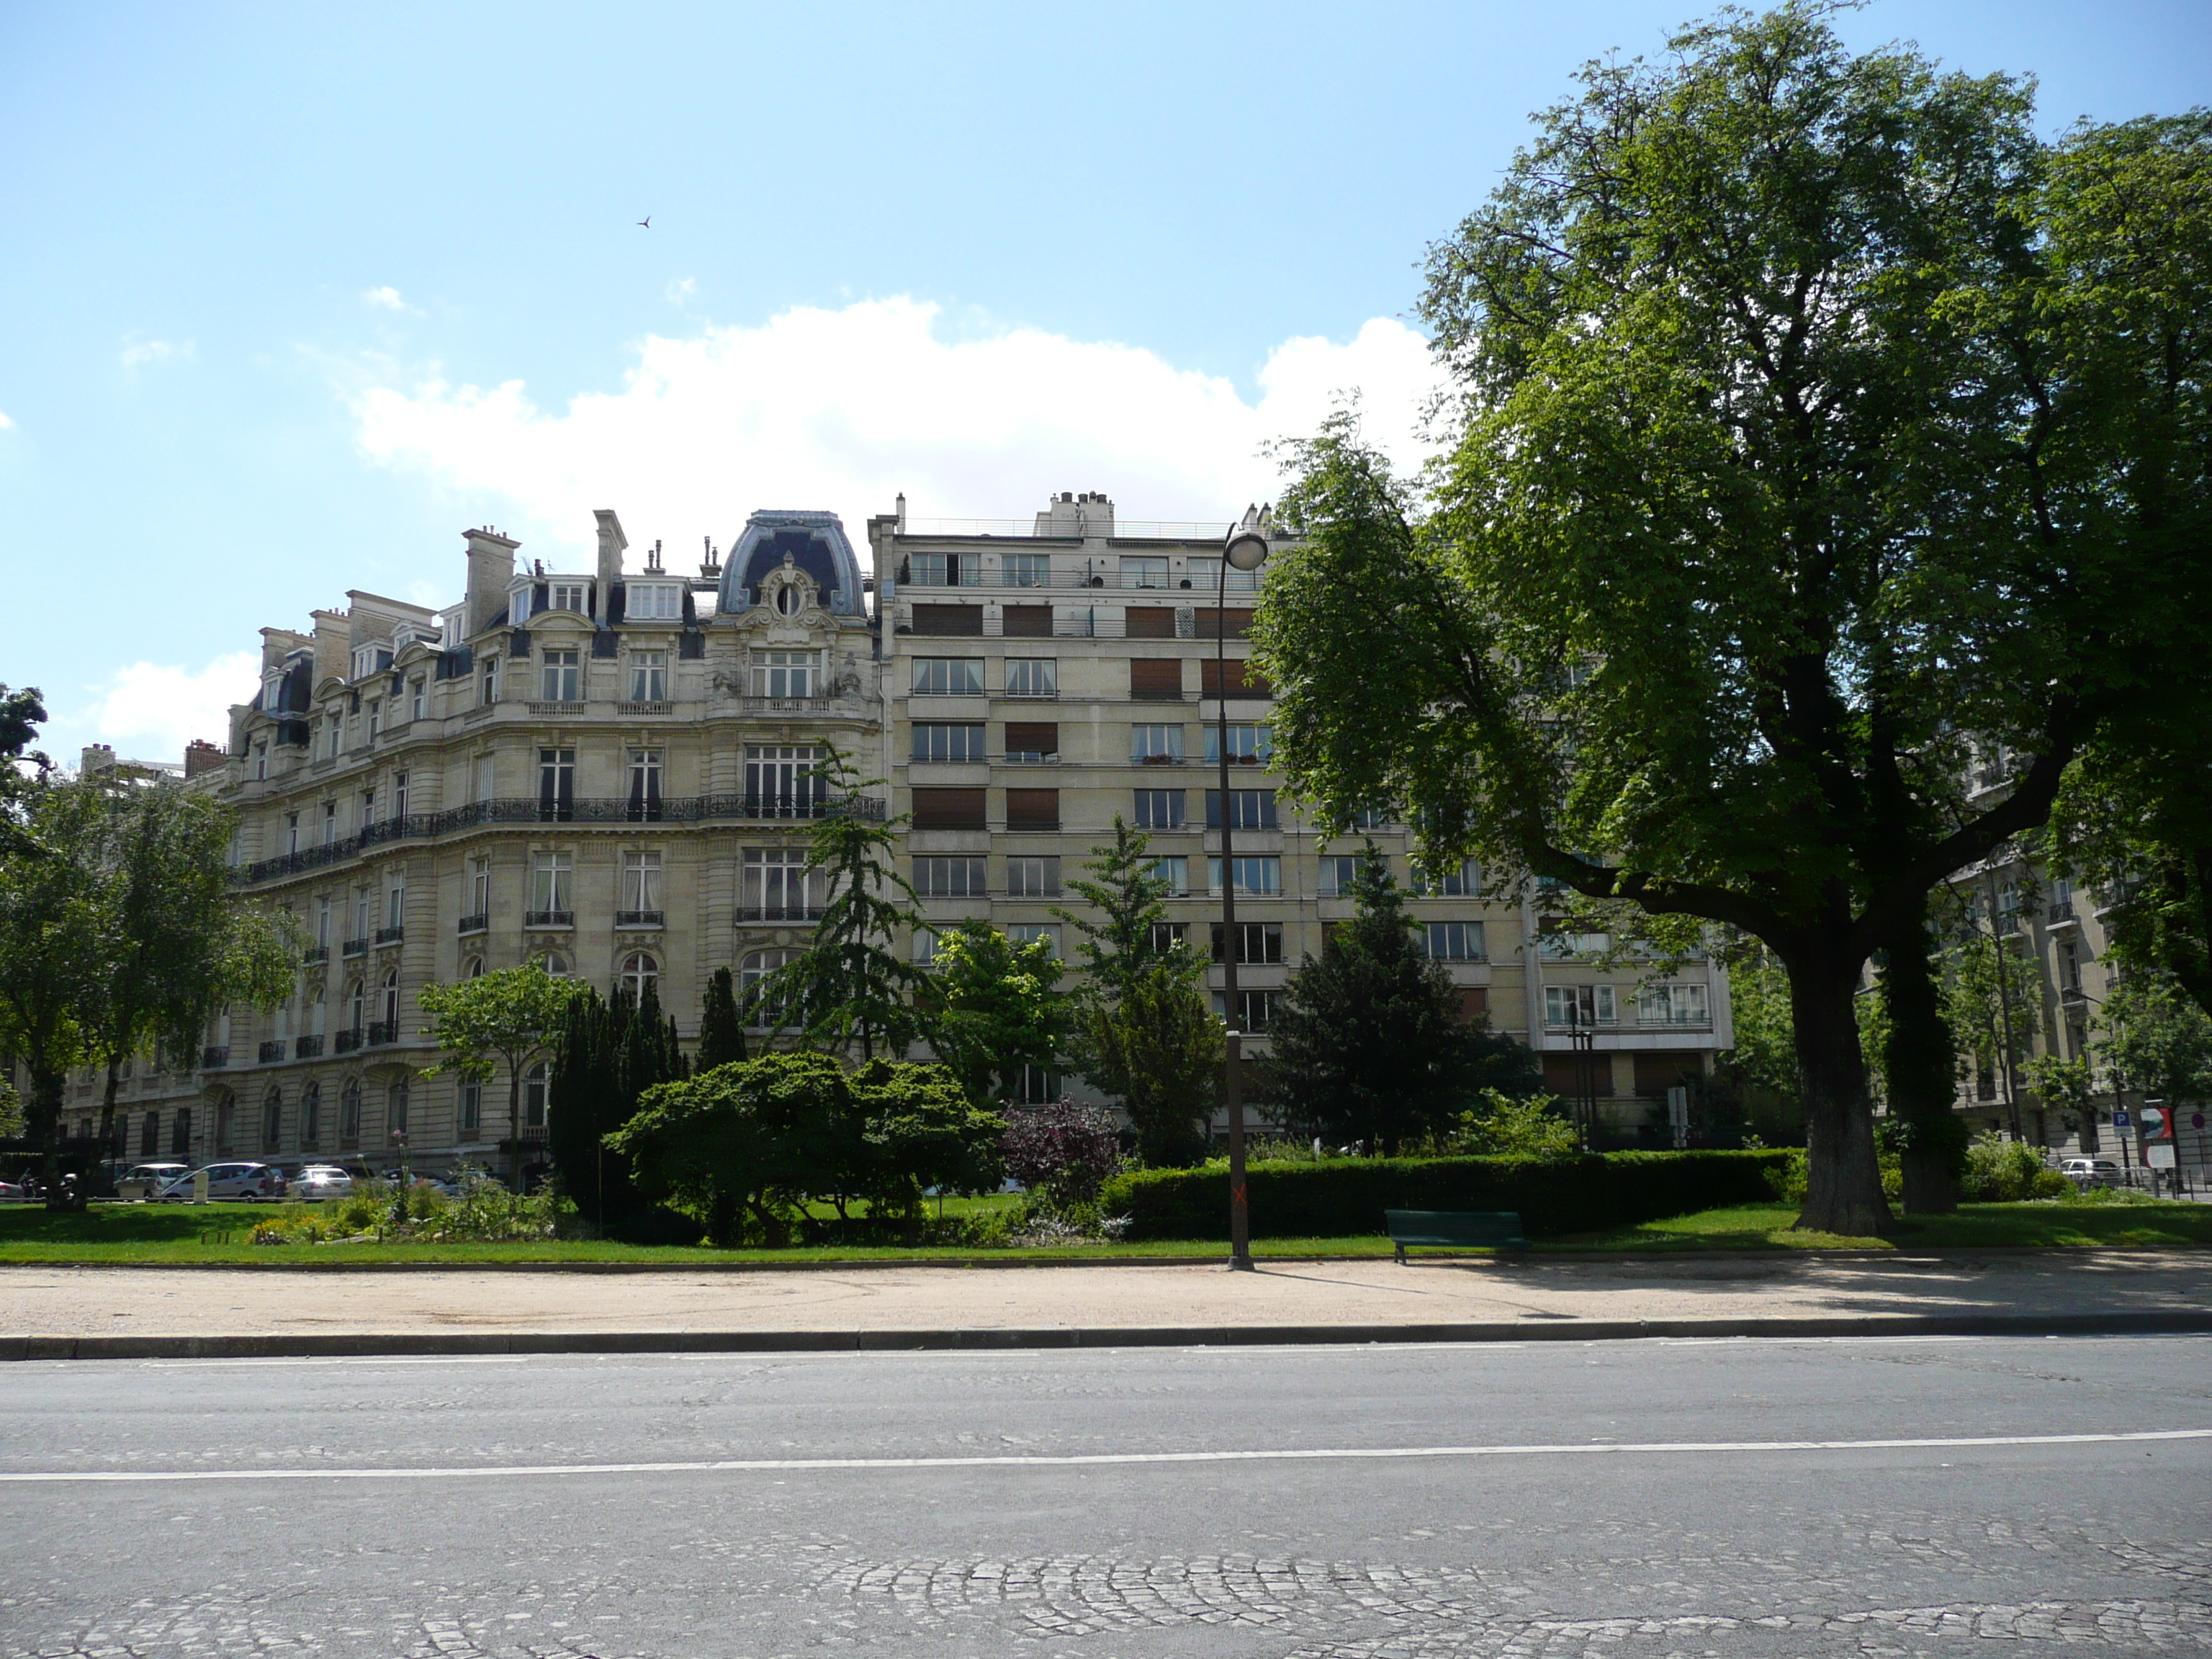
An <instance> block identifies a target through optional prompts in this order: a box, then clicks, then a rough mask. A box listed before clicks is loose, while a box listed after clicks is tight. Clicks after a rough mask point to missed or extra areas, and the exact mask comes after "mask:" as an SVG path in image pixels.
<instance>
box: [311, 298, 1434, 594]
mask: <svg viewBox="0 0 2212 1659" xmlns="http://www.w3.org/2000/svg"><path fill="white" fill-rule="evenodd" d="M938 318H939V310H938V307H935V306H933V305H928V304H925V303H922V302H920V301H914V300H910V299H905V298H898V299H890V300H878V301H860V302H857V303H854V304H853V305H849V306H847V307H844V308H842V310H834V311H833V310H826V309H818V308H811V307H794V308H793V309H791V310H789V311H786V312H784V313H781V314H780V315H778V316H776V317H774V318H772V319H769V321H768V322H766V323H764V324H763V325H760V326H758V327H757V328H714V327H708V328H706V329H703V330H702V331H700V332H699V333H697V334H696V335H693V336H691V337H688V338H681V339H678V338H670V337H663V336H657V335H656V336H650V337H647V339H646V340H645V341H644V342H643V343H641V345H640V346H639V347H638V348H637V349H636V363H635V367H634V368H632V369H631V370H630V371H629V374H628V375H627V376H626V377H625V384H624V385H623V388H622V389H621V390H619V391H612V392H585V393H582V394H581V395H580V396H577V397H575V398H572V399H571V400H570V401H569V403H568V406H567V408H566V409H564V410H551V411H549V410H544V409H542V408H540V407H539V406H538V404H536V403H535V402H534V401H533V400H532V398H531V397H530V395H529V393H528V392H527V390H526V387H525V386H524V385H523V383H522V382H521V381H520V380H511V381H508V382H506V383H505V384H503V385H501V386H490V387H484V386H454V385H450V384H447V382H445V381H443V380H437V379H431V380H426V381H424V382H422V383H420V384H417V385H415V386H398V385H393V384H389V383H384V384H373V385H371V386H369V387H368V389H367V390H366V391H361V392H356V393H354V394H353V404H354V409H355V412H356V417H357V420H358V426H359V437H360V441H361V444H362V448H363V449H364V450H365V451H366V452H367V453H368V454H369V455H370V456H372V457H373V458H374V459H377V460H379V461H380V462H382V463H384V464H386V465H389V466H392V467H394V468H398V469H402V470H405V471H413V472H417V473H420V474H422V475H424V476H426V477H429V478H432V479H434V480H435V481H436V482H437V483H440V484H441V485H443V486H445V487H447V488H448V489H451V490H453V492H454V494H455V495H457V496H459V497H460V498H462V500H463V501H465V503H466V505H465V507H464V509H463V510H464V511H465V512H471V513H476V512H482V511H486V510H489V508H488V504H487V503H486V502H485V501H484V497H485V496H486V495H500V496H504V497H506V498H507V500H508V501H511V502H512V503H513V507H514V511H513V513H510V514H508V518H509V520H511V521H519V522H515V524H514V527H515V529H516V531H517V532H518V533H520V534H521V535H523V536H524V537H525V538H527V539H532V540H537V541H539V542H540V543H543V542H544V541H549V540H550V541H551V542H553V543H555V544H567V545H569V546H572V547H577V548H581V547H583V546H585V545H587V544H589V542H590V540H591V533H592V517H591V513H592V508H594V507H616V508H617V509H618V510H620V511H621V512H622V513H623V517H624V523H625V527H626V528H627V529H628V530H629V532H630V536H631V539H632V540H633V541H638V540H640V538H643V539H645V540H648V541H649V540H650V539H651V538H654V537H661V538H666V539H667V540H668V541H669V542H670V544H671V545H672V546H674V547H676V548H678V549H689V548H690V547H692V546H696V544H697V540H698V538H700V537H701V536H702V535H708V534H711V535H713V536H714V538H715V539H716V540H717V541H718V542H719V543H720V544H722V545H724V546H725V547H726V546H727V545H728V544H729V540H730V539H731V538H732V537H733V536H734V535H735V534H736V532H737V531H738V527H739V526H741V525H742V524H743V523H744V517H745V514H746V513H749V512H750V511H751V510H752V509H754V508H756V507H829V508H832V509H834V510H836V512H838V513H842V515H843V516H844V519H845V522H846V524H847V526H848V529H850V530H852V531H853V532H855V534H856V536H857V532H859V530H860V525H861V522H862V520H865V518H866V515H867V514H869V513H878V512H883V511H886V510H888V509H889V508H890V505H891V498H892V496H894V495H896V494H897V493H898V492H900V491H901V490H903V491H904V492H905V494H906V496H907V501H908V513H909V514H910V515H911V516H913V517H916V518H936V517H945V518H950V517H985V518H996V519H1015V518H1025V517H1026V516H1027V515H1029V514H1030V513H1033V512H1035V511H1036V508H1037V507H1039V506H1040V505H1041V504H1042V502H1043V501H1044V499H1045V497H1046V496H1047V495H1048V493H1050V492H1054V491H1057V490H1060V489H1103V490H1104V491H1105V492H1106V493H1107V494H1109V495H1111V496H1113V497H1114V499H1115V504H1116V506H1117V507H1118V508H1119V510H1120V513H1121V516H1122V517H1123V518H1125V519H1130V520H1194V521H1211V520H1222V521H1226V520H1229V519H1231V518H1233V517H1234V516H1235V515H1236V514H1237V513H1239V512H1241V511H1242V510H1243V507H1244V506H1245V504H1246V503H1247V502H1248V501H1259V500H1264V499H1267V498H1268V497H1270V496H1272V495H1273V494H1274V493H1275V491H1276V489H1277V488H1278V485H1279V474H1278V473H1277V471H1276V469H1275V465H1274V464H1273V462H1272V461H1270V460H1268V459H1266V458H1265V457H1264V456H1263V455H1262V454H1261V453H1260V450H1261V445H1263V444H1264V443H1265V442H1266V441H1268V440H1269V439H1272V438H1275V437H1279V436H1285V435H1306V434H1310V433H1311V432H1312V431H1313V430H1314V429H1315V428H1316V426H1317V425H1318V424H1319V423H1320V422H1321V420H1322V417H1323V416H1325V415H1326V414H1327V413H1328V410H1329V409H1330V408H1331V406H1332V404H1333V402H1334V398H1336V397H1337V396H1338V394H1340V393H1341V392H1351V391H1357V392H1358V394H1359V396H1360V398H1361V407H1362V410H1363V417H1364V422H1365V426H1366V430H1367V433H1368V435H1369V436H1370V439H1371V440H1373V441H1376V443H1378V444H1380V445H1381V446H1382V447H1384V448H1385V449H1387V450H1388V451H1389V452H1390V453H1391V454H1392V455H1393V456H1394V457H1395V459H1397V460H1398V461H1399V462H1400V463H1401V465H1413V464H1415V463H1417V462H1418V461H1419V459H1421V458H1422V455H1423V453H1424V452H1423V450H1422V448H1421V446H1420V444H1419V440H1418V438H1417V435H1416V427H1417V425H1418V422H1419V412H1420V409H1421V405H1422V404H1423V402H1424V400H1425V398H1426V396H1427V394H1428V392H1429V391H1430V390H1431V386H1432V385H1433V384H1434V380H1435V375H1434V372H1433V370H1432V368H1431V363H1430V359H1429V354H1428V349H1427V345H1426V343H1425V342H1424V341H1423V339H1422V338H1421V337H1420V336H1419V334H1417V333H1416V332H1414V331H1413V330H1412V329H1410V328H1408V327H1407V326H1406V325H1404V324H1402V323H1399V322H1395V321H1393V320H1391V319H1386V318H1376V319H1372V320H1370V322H1368V323H1367V324H1366V325H1364V326H1363V327H1362V328H1361V329H1360V330H1359V331H1358V333H1357V334H1356V335H1354V336H1353V337H1352V338H1351V339H1350V340H1349V341H1346V342H1341V343H1339V342H1335V341H1330V340H1326V339H1322V338H1319V337H1300V338H1296V339H1291V340H1286V341H1285V342H1283V343H1281V344H1280V345H1278V346H1277V347H1275V348H1274V349H1273V350H1272V351H1271V352H1270V353H1269V354H1268V356H1267V362H1265V364H1264V365H1262V367H1261V369H1260V371H1259V374H1258V377H1257V378H1258V382H1259V386H1260V396H1259V398H1258V399H1257V400H1256V401H1255V402H1247V401H1246V400H1245V399H1244V398H1243V397H1242V396H1241V395H1240V394H1239V393H1238V392H1237V387H1236V386H1234V385H1233V384H1232V383H1231V381H1229V380H1225V379H1221V378H1219V377H1217V376H1213V375H1208V374H1200V373H1198V372H1196V371H1194V370H1189V369H1180V368H1176V367H1175V366H1174V365H1173V364H1171V363H1169V362H1165V361H1164V360H1163V359H1162V358H1160V357H1159V356H1157V355H1155V354H1154V353H1152V352H1151V351H1147V350H1145V349H1140V348H1138V347H1134V346H1127V345H1121V344H1116V343H1110V342H1103V341H1082V340H1073V339H1069V338H1067V337H1065V336H1061V335H1056V334H1051V333H1048V332H1046V331H1042V330H1040V329H1035V328H1013V329H1007V330H1005V331H1000V332H998V333H995V334H989V335H986V336H982V337H963V338H955V339H948V338H945V337H940V335H939V331H938V329H937V322H938ZM387 379H388V377H387ZM686 556H688V554H687V555H686Z"/></svg>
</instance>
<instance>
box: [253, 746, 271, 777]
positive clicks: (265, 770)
mask: <svg viewBox="0 0 2212 1659" xmlns="http://www.w3.org/2000/svg"><path fill="white" fill-rule="evenodd" d="M253 775H254V778H255V780H256V781H260V780H262V779H265V778H266V777H268V775H269V745H268V744H266V743H257V744H254V745H253Z"/></svg>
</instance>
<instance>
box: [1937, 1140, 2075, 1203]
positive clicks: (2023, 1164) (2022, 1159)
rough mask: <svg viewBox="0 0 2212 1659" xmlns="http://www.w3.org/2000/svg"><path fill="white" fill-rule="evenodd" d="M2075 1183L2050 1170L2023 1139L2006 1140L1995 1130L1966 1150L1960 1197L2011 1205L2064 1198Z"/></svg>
mask: <svg viewBox="0 0 2212 1659" xmlns="http://www.w3.org/2000/svg"><path fill="white" fill-rule="evenodd" d="M2072 1185H2073V1183H2072V1182H2069V1181H2068V1180H2067V1179H2066V1177H2065V1176H2063V1175H2061V1174H2059V1173H2058V1171H2057V1170H2053V1169H2050V1168H2047V1167H2046V1166H2045V1164H2044V1162H2043V1154H2042V1153H2040V1152H2038V1151H2036V1149H2035V1148H2034V1147H2033V1146H2029V1145H2028V1144H2027V1142H2026V1141H2023V1140H2006V1139H2003V1138H2002V1137H2001V1136H1999V1135H1998V1134H1997V1133H1996V1132H1995V1131H1991V1132H1990V1133H1985V1134H1981V1135H1977V1136H1976V1137H1975V1138H1974V1140H1973V1143H1972V1145H1971V1146H1968V1147H1967V1148H1966V1175H1965V1176H1964V1177H1963V1178H1962V1179H1961V1180H1960V1182H1959V1193H1960V1196H1961V1197H1962V1198H1966V1199H1968V1200H1972V1201H1973V1202H1975V1203H1979V1204H2010V1203H2016V1202H2018V1201H2019V1200H2021V1199H2024V1198H2062V1197H2063V1196H2064V1195H2065V1194H2066V1193H2067V1191H2068V1190H2069V1188H2071V1187H2072Z"/></svg>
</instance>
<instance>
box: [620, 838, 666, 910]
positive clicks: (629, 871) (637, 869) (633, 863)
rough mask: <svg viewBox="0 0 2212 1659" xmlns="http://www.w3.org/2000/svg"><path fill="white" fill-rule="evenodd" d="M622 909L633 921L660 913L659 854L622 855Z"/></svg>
mask: <svg viewBox="0 0 2212 1659" xmlns="http://www.w3.org/2000/svg"><path fill="white" fill-rule="evenodd" d="M622 911H623V916H624V917H626V918H628V919H629V920H631V921H643V920H645V919H646V918H647V917H653V916H658V915H659V914H660V854H658V853H624V854H623V855H622Z"/></svg>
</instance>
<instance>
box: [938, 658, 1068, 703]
mask: <svg viewBox="0 0 2212 1659" xmlns="http://www.w3.org/2000/svg"><path fill="white" fill-rule="evenodd" d="M915 690H917V691H918V690H921V687H920V686H919V685H917V686H916V687H915ZM976 690H979V691H980V690H982V687H981V685H978V686H977V687H976ZM1006 695H1007V696H1010V697H1056V696H1059V695H1060V663H1059V661H1058V659H1055V658H1052V657H1009V658H1007V659H1006Z"/></svg>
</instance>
